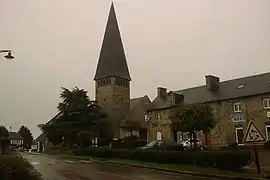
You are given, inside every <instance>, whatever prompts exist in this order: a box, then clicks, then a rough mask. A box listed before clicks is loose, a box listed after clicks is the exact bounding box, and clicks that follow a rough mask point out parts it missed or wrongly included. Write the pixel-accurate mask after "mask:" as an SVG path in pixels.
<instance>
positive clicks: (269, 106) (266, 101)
mask: <svg viewBox="0 0 270 180" xmlns="http://www.w3.org/2000/svg"><path fill="white" fill-rule="evenodd" d="M263 108H264V109H270V99H269V98H268V99H263Z"/></svg>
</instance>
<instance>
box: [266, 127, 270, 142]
mask: <svg viewBox="0 0 270 180" xmlns="http://www.w3.org/2000/svg"><path fill="white" fill-rule="evenodd" d="M267 128H270V125H266V126H265V134H266V140H267V141H270V137H269V136H268V134H269V133H270V131H269V132H268V131H267Z"/></svg>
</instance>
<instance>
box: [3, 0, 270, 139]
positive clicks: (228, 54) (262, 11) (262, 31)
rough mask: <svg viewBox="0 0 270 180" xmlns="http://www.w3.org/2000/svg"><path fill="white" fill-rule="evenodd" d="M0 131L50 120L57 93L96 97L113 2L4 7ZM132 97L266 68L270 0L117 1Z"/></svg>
mask: <svg viewBox="0 0 270 180" xmlns="http://www.w3.org/2000/svg"><path fill="white" fill-rule="evenodd" d="M0 2H1V6H0V22H1V28H0V33H1V35H0V42H1V43H0V49H6V48H11V49H12V50H13V52H14V55H15V56H16V59H15V60H14V61H5V59H4V57H3V55H4V54H3V55H0V63H1V65H0V83H1V88H0V100H1V104H0V124H4V125H7V126H11V127H12V129H13V130H17V129H18V128H19V127H20V126H21V125H26V126H28V127H29V128H30V129H31V130H32V132H33V134H34V136H35V137H36V136H37V135H39V133H40V131H39V129H38V128H37V127H36V125H37V124H40V123H44V122H46V121H48V120H49V119H50V118H52V117H53V116H54V115H55V114H56V112H57V109H56V106H57V104H58V102H59V100H60V98H59V93H60V87H61V86H64V87H67V88H72V87H74V86H75V85H76V86H78V87H79V88H84V89H86V90H88V91H89V96H90V97H91V98H94V92H95V91H94V82H93V76H94V73H95V68H96V64H97V60H98V55H99V50H100V47H101V43H102V38H103V33H104V29H105V25H106V20H107V16H108V13H109V6H110V2H111V1H110V0H77V1H74V0H23V1H22V0H1V1H0ZM115 9H116V13H117V17H118V22H119V26H120V30H121V33H122V39H123V43H124V46H125V50H126V55H127V60H128V64H129V69H130V73H131V77H132V84H131V96H132V97H136V96H143V95H145V94H147V95H149V97H150V98H151V99H153V98H154V97H155V95H156V87H157V86H163V87H167V88H168V89H169V90H177V89H182V88H189V87H193V86H198V85H203V84H204V83H205V79H204V76H205V75H206V74H213V75H217V76H220V77H221V80H227V79H231V78H236V77H242V76H247V75H252V74H257V73H262V72H268V71H269V70H270V34H269V32H270V1H269V0H256V1H255V0H116V1H115Z"/></svg>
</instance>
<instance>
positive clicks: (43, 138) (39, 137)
mask: <svg viewBox="0 0 270 180" xmlns="http://www.w3.org/2000/svg"><path fill="white" fill-rule="evenodd" d="M45 140H46V135H45V133H43V132H42V133H41V134H40V135H39V136H38V137H37V138H36V139H35V142H41V141H45Z"/></svg>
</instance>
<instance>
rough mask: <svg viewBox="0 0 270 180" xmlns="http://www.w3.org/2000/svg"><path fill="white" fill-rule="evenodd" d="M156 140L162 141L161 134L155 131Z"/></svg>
mask: <svg viewBox="0 0 270 180" xmlns="http://www.w3.org/2000/svg"><path fill="white" fill-rule="evenodd" d="M157 140H162V134H161V132H160V131H157Z"/></svg>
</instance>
